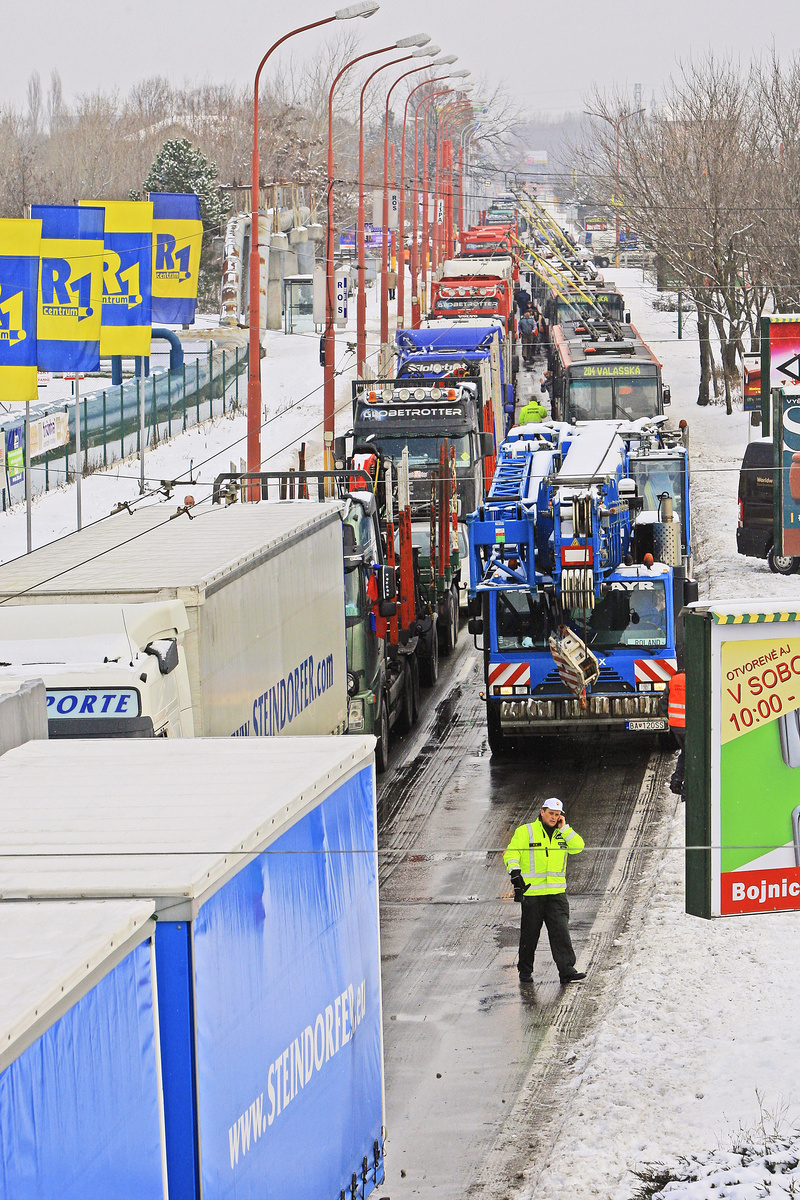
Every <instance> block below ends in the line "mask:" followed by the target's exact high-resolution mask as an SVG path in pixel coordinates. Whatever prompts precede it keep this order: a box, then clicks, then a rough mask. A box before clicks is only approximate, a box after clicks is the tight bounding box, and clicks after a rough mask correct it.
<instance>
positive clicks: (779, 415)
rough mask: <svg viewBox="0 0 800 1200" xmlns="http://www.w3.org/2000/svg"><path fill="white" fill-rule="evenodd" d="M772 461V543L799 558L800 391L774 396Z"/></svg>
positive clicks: (780, 390)
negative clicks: (774, 467) (775, 465)
mask: <svg viewBox="0 0 800 1200" xmlns="http://www.w3.org/2000/svg"><path fill="white" fill-rule="evenodd" d="M773 398H774V405H775V411H774V415H773V438H774V441H775V456H776V457H775V461H776V462H778V463H780V465H781V468H782V469H781V470H780V471H776V472H775V474H774V481H775V492H776V495H775V500H776V511H775V542H776V544H779V545H780V546H781V553H782V554H786V555H791V556H794V555H800V387H793V388H777V389H776V390H775V391H774V392H773Z"/></svg>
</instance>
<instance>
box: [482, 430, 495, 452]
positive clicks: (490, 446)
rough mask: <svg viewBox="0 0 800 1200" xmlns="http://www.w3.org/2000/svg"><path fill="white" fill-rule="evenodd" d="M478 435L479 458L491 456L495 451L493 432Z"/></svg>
mask: <svg viewBox="0 0 800 1200" xmlns="http://www.w3.org/2000/svg"><path fill="white" fill-rule="evenodd" d="M479 437H480V442H481V458H491V456H492V455H493V454H494V451H495V446H494V434H493V433H481V434H480V435H479Z"/></svg>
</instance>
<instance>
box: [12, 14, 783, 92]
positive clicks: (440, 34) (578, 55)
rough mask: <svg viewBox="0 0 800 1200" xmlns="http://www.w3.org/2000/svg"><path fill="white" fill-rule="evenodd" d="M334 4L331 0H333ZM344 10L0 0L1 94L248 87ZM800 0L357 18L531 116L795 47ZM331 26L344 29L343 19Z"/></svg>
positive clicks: (371, 34) (304, 48) (369, 42)
mask: <svg viewBox="0 0 800 1200" xmlns="http://www.w3.org/2000/svg"><path fill="white" fill-rule="evenodd" d="M336 2H337V0H333V3H336ZM332 11H333V8H332V7H330V8H329V7H328V5H327V4H326V3H325V0H308V3H307V4H305V5H297V4H292V3H289V4H278V3H276V2H275V0H236V3H230V0H223V3H219V2H217V3H213V4H212V3H210V2H209V0H77V3H75V2H73V3H67V2H65V0H22V3H19V2H16V3H14V4H13V6H12V4H10V3H9V0H0V12H2V14H3V17H4V20H3V23H2V27H3V30H4V35H3V70H2V74H1V75H0V102H2V103H8V102H16V103H18V104H20V105H21V104H22V103H23V102H24V97H25V86H26V81H27V78H28V76H29V74H30V73H31V71H33V70H38V71H39V73H40V74H41V76H42V82H43V83H44V85H45V87H46V86H47V83H48V81H49V78H50V73H51V71H52V70H53V69H54V68H56V69H57V70H58V71H59V72H60V74H61V78H62V81H63V85H64V92H65V96H66V98H67V99H68V100H69V99H71V98H72V96H73V95H74V94H75V93H76V92H81V91H93V90H95V89H96V88H98V87H100V88H105V89H110V88H113V87H115V86H117V87H119V88H120V89H121V90H123V91H125V90H127V88H128V87H129V86H130V85H131V84H132V83H133V82H135V81H136V80H137V79H141V78H143V77H145V76H147V75H155V74H159V75H166V76H168V77H169V78H170V79H171V80H172V81H173V82H174V83H181V82H184V81H186V80H199V79H203V78H205V79H209V80H213V81H218V82H222V81H228V82H234V81H235V82H239V83H246V82H248V81H249V80H251V79H252V75H253V72H254V69H255V66H256V63H257V59H258V57H259V56H260V54H261V53H263V52H264V50H266V49H267V47H268V46H269V44H270V43H271V42H272V41H274V40H276V39H277V38H278V37H280V36H281V35H282V34H283V33H285V32H286V31H287V30H288V29H289V28H290V27H291V26H292V25H297V24H301V23H304V22H306V21H313V20H316V19H319V18H320V17H323V16H326V15H328V14H329V13H330V12H332ZM797 13H798V7H797V3H796V0H795V2H792V0H759V2H758V3H753V0H655V2H654V0H644V2H643V3H642V2H641V0H639V3H633V4H630V5H614V4H603V3H598V0H568V2H567V3H561V2H559V0H550V2H549V3H542V2H541V0H539V2H536V0H522V2H519V3H513V2H512V0H402V2H401V0H384V2H383V4H382V7H381V10H380V12H379V13H377V14H376V15H375V16H373V17H372V18H370V19H369V20H368V21H363V20H359V21H355V22H350V23H349V24H350V26H351V27H352V26H357V27H358V28H359V32H360V33H361V35H362V38H363V48H364V49H367V48H371V47H373V46H379V45H385V44H386V43H387V42H391V41H393V40H394V39H395V38H397V37H402V36H404V35H406V34H411V33H416V32H421V31H425V32H427V33H430V34H431V36H432V37H433V39H434V41H435V42H436V43H437V44H439V45H441V46H442V47H443V49H444V50H445V51H446V52H448V53H456V54H458V55H459V60H460V61H459V66H466V67H470V68H471V69H472V71H473V73H474V74H476V75H481V74H483V75H486V76H487V77H488V78H489V79H490V80H491V81H493V82H494V81H497V82H499V81H502V82H504V83H505V85H506V86H507V88H508V90H509V92H510V93H511V94H512V95H514V96H515V97H516V98H517V99H518V101H519V103H520V104H521V105H523V106H524V107H525V109H526V110H528V111H529V112H530V113H534V112H548V111H549V112H552V113H554V114H555V113H558V112H563V111H564V110H569V109H579V108H580V107H581V96H582V95H583V94H584V93H585V92H586V90H587V88H588V86H589V85H590V84H591V83H594V82H597V83H599V84H600V85H602V86H607V85H611V84H613V83H618V84H621V85H629V86H630V87H631V89H632V88H633V85H634V84H636V83H640V84H641V85H642V99H643V101H644V102H645V103H649V101H650V96H651V93H652V92H653V90H654V89H655V91H656V94H658V91H659V88H660V87H661V85H662V83H663V82H664V80H665V79H667V78H668V76H669V74H670V72H672V71H674V70H675V67H676V62H677V60H678V59H679V58H685V57H686V56H688V55H689V54H690V53H701V52H703V51H705V50H706V49H708V47H710V46H714V47H715V48H716V49H718V50H721V51H722V50H724V51H727V52H730V53H732V54H733V55H735V56H737V57H739V58H741V59H742V60H744V61H747V60H749V58H750V56H751V54H753V53H759V52H761V51H762V50H764V49H768V48H769V46H770V45H771V43H772V41H773V39H774V40H775V41H776V42H777V43H778V45H779V46H781V45H782V44H784V39H786V45H787V49H788V50H789V51H793V50H794V46H795V45H796V44H797V38H796V35H797V31H798V26H799V24H800V23H799V22H798V20H797ZM330 28H336V27H335V26H333V27H331V26H329V27H328V29H330ZM319 36H320V35H319V34H313V33H306V34H300V35H299V36H298V37H297V38H296V39H295V40H294V42H293V52H294V54H295V55H296V56H298V57H300V56H302V55H303V54H304V53H309V52H311V51H313V48H314V45H315V39H316V38H319Z"/></svg>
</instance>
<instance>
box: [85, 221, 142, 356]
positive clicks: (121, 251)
mask: <svg viewBox="0 0 800 1200" xmlns="http://www.w3.org/2000/svg"><path fill="white" fill-rule="evenodd" d="M81 207H85V208H102V209H105V230H104V233H103V244H104V247H105V250H104V261H103V310H102V323H101V326H100V353H101V354H102V355H109V354H125V355H144V356H145V357H146V356H147V355H149V353H150V334H151V330H152V316H151V312H152V299H153V295H152V273H153V205H152V204H151V203H150V201H149V200H81Z"/></svg>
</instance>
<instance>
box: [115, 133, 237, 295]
mask: <svg viewBox="0 0 800 1200" xmlns="http://www.w3.org/2000/svg"><path fill="white" fill-rule="evenodd" d="M148 192H194V193H195V195H196V196H197V197H198V199H199V200H200V216H201V218H202V221H203V249H202V253H201V256H200V278H199V280H198V301H199V303H200V305H201V307H207V306H214V305H216V303H217V302H218V300H219V288H220V279H219V278H218V275H219V272H218V270H217V269H216V267H215V264H214V252H213V246H212V238H213V237H214V235H215V234H217V233H218V232H219V226H220V222H221V221H222V220H223V219H224V218H225V217H226V216H227V211H228V210H227V205H226V204H225V202H224V200H222V199H221V198H220V195H219V192H218V189H217V164H216V163H213V162H209V161H208V159H207V158H206V156H205V154H203V151H202V150H200V149H199V148H198V147H197V146H193V145H192V143H191V142H190V141H189V140H188V138H172V139H171V140H170V141H166V142H164V144H163V146H162V147H161V149H160V150H159V152H158V154H157V155H156V157H155V160H154V162H153V165H152V166H151V168H150V171H149V172H148V175H147V178H146V179H145V181H144V183H143V184H142V190H141V193H139V192H131V199H132V200H139V199H142V198H143V197H144V196H146V195H147V193H148Z"/></svg>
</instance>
